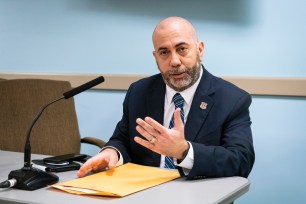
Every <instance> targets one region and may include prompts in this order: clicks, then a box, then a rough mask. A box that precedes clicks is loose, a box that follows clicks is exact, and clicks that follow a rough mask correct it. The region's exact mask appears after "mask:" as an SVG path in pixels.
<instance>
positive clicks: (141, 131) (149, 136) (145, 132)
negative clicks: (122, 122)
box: [136, 125, 153, 141]
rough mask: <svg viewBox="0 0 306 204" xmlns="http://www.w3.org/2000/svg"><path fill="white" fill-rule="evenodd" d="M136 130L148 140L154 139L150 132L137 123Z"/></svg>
mask: <svg viewBox="0 0 306 204" xmlns="http://www.w3.org/2000/svg"><path fill="white" fill-rule="evenodd" d="M136 130H137V131H138V132H139V133H140V134H141V135H142V136H144V137H145V138H146V139H147V140H148V141H150V140H151V139H152V137H153V136H152V135H151V134H149V133H148V132H147V131H146V130H145V129H143V128H142V127H141V126H139V125H137V126H136Z"/></svg>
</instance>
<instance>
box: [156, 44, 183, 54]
mask: <svg viewBox="0 0 306 204" xmlns="http://www.w3.org/2000/svg"><path fill="white" fill-rule="evenodd" d="M182 45H188V43H186V42H180V43H178V44H176V45H175V47H176V48H178V47H180V46H182ZM167 49H168V48H166V47H160V48H158V50H157V51H158V52H159V51H161V50H167Z"/></svg>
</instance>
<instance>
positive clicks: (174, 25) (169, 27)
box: [152, 17, 198, 45]
mask: <svg viewBox="0 0 306 204" xmlns="http://www.w3.org/2000/svg"><path fill="white" fill-rule="evenodd" d="M173 32H187V33H188V34H189V36H190V38H192V39H193V40H194V41H195V42H197V41H198V37H197V33H196V30H195V28H194V27H193V25H192V24H191V23H190V22H189V21H187V20H186V19H184V18H181V17H168V18H165V19H163V20H161V21H160V22H159V23H158V24H157V26H156V27H155V29H154V32H153V35H152V40H153V44H154V45H155V44H156V41H157V39H159V38H160V37H162V36H163V35H167V34H171V33H173Z"/></svg>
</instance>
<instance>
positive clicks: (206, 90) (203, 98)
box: [185, 68, 214, 141]
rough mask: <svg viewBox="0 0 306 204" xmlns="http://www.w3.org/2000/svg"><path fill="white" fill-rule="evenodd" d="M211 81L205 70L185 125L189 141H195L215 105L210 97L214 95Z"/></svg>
mask: <svg viewBox="0 0 306 204" xmlns="http://www.w3.org/2000/svg"><path fill="white" fill-rule="evenodd" d="M211 79H212V77H211V74H210V73H209V72H207V71H206V70H205V69H204V68H203V75H202V78H201V81H200V83H199V85H198V88H197V90H196V92H195V95H194V98H193V101H192V104H191V107H190V111H189V114H188V118H187V122H186V125H185V138H186V139H187V140H189V141H194V139H195V138H196V136H197V134H198V132H199V130H200V128H201V127H202V126H203V124H204V122H205V120H206V118H207V115H208V113H209V111H210V110H211V108H212V107H213V105H214V100H213V99H212V98H211V97H210V96H209V95H210V94H211V93H212V88H211Z"/></svg>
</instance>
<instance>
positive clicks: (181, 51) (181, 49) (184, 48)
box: [177, 46, 188, 54]
mask: <svg viewBox="0 0 306 204" xmlns="http://www.w3.org/2000/svg"><path fill="white" fill-rule="evenodd" d="M187 51H188V49H187V47H183V46H182V47H179V48H178V49H177V52H178V53H180V54H185V53H186V52H187Z"/></svg>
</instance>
